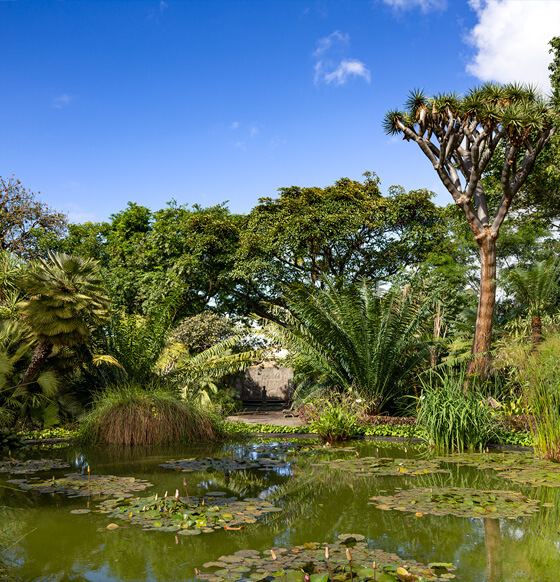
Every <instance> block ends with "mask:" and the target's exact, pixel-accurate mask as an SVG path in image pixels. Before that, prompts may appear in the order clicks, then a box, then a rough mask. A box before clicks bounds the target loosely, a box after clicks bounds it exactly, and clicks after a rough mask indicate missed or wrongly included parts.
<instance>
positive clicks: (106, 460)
mask: <svg viewBox="0 0 560 582" xmlns="http://www.w3.org/2000/svg"><path fill="white" fill-rule="evenodd" d="M303 444H304V445H305V446H308V445H309V444H310V443H309V441H306V442H305V443H303ZM356 446H357V447H358V448H359V452H360V455H361V456H368V455H370V456H376V454H379V455H380V456H397V457H404V451H403V449H402V448H400V449H399V448H396V447H394V446H391V448H383V447H380V445H379V444H378V443H374V444H368V443H359V444H357V445H356ZM290 447H292V445H291V441H284V440H279V441H277V442H276V443H274V444H272V445H265V446H263V444H262V443H254V444H250V443H235V444H218V445H215V444H210V443H206V444H201V445H197V446H195V447H168V448H165V449H163V448H155V447H152V448H141V449H140V448H129V447H105V448H103V449H95V448H91V449H88V448H69V449H65V450H60V451H53V452H52V455H51V456H52V457H53V458H54V457H59V458H63V459H65V460H67V461H68V462H70V463H71V464H72V465H73V467H76V468H78V469H80V470H85V468H86V467H87V466H88V465H89V466H91V468H92V470H93V471H94V472H95V473H97V474H117V475H134V476H135V477H137V478H140V479H147V480H149V481H150V482H152V483H154V488H153V489H151V490H147V492H146V495H149V494H153V493H154V492H155V491H161V493H163V492H164V491H166V490H168V491H175V489H180V490H181V491H182V490H183V479H185V483H186V484H187V486H188V491H189V493H190V494H192V495H193V496H205V495H208V493H209V492H212V491H218V492H224V493H226V494H227V495H228V496H235V497H238V498H244V497H261V498H265V497H266V498H267V499H268V500H270V501H272V502H273V503H274V504H276V505H278V506H279V507H281V508H282V509H283V511H282V513H275V514H270V515H267V516H265V517H264V518H263V519H262V520H261V521H259V522H258V523H256V524H250V525H247V526H246V527H245V529H243V530H239V531H216V532H214V533H211V534H202V535H199V536H193V537H184V536H175V534H173V533H160V532H152V531H142V530H141V529H140V528H139V527H137V526H134V525H131V524H126V523H123V522H121V523H123V526H124V527H121V528H119V529H117V530H115V531H108V530H107V529H106V526H107V524H108V519H107V516H105V515H101V514H95V513H89V514H86V515H74V514H71V513H70V511H71V510H72V509H82V508H87V503H88V501H87V500H86V499H67V498H65V497H63V496H59V495H41V494H40V493H37V492H22V491H19V490H16V489H15V488H14V487H12V486H10V484H8V483H6V480H7V477H6V476H2V477H1V478H0V505H3V506H9V507H11V508H18V509H17V511H16V510H14V509H12V510H11V513H10V517H9V520H10V523H11V524H13V525H14V527H16V528H17V531H18V532H20V533H21V535H24V534H25V537H23V539H22V540H21V542H20V543H19V544H18V545H17V546H16V547H15V548H14V549H13V550H12V556H15V557H17V558H18V560H19V562H20V566H19V573H20V575H21V576H22V578H23V579H25V580H44V581H47V580H48V581H49V582H55V581H58V580H60V581H62V580H78V579H80V580H90V581H122V580H139V581H145V582H148V581H150V582H151V581H160V580H161V581H169V580H181V581H182V580H190V579H192V578H193V576H194V568H195V567H200V566H201V565H202V564H203V563H205V562H207V561H213V560H216V559H217V558H218V557H219V556H220V555H227V554H231V553H234V552H235V551H237V550H240V549H258V550H263V549H268V548H271V547H273V546H280V547H286V546H294V545H299V544H302V543H305V542H307V541H317V542H323V541H327V542H328V541H331V540H334V539H335V538H336V537H337V536H338V535H340V534H342V533H348V532H355V533H361V534H363V535H365V536H366V539H367V541H368V543H370V544H371V546H372V547H376V548H379V549H382V550H384V551H387V552H391V553H397V554H399V555H400V556H401V557H402V558H403V559H405V560H406V559H414V560H418V561H422V562H429V561H442V562H453V563H455V564H456V565H457V566H458V571H457V574H458V575H459V576H460V578H461V580H463V581H465V582H469V581H471V582H474V581H482V580H486V581H488V582H503V581H510V580H534V581H542V582H546V581H554V580H558V579H559V576H558V572H559V571H560V551H559V550H560V499H559V490H558V489H554V488H549V487H541V488H534V487H527V486H521V485H518V484H515V483H512V482H509V481H507V480H505V479H503V478H501V477H500V475H499V473H498V472H496V471H491V470H478V469H476V468H475V467H459V466H457V465H456V464H449V466H448V469H449V473H447V474H442V473H437V474H428V475H422V476H418V477H410V476H408V477H372V476H370V477H364V476H360V475H356V474H353V473H350V472H345V471H336V470H332V469H330V468H328V467H326V466H325V465H322V464H320V463H319V461H320V460H324V459H325V455H312V454H308V453H306V454H300V455H294V454H292V452H290ZM376 449H379V450H378V451H377V450H376ZM25 454H27V455H32V454H33V453H32V451H29V452H27V453H25ZM47 454H50V453H47ZM352 454H354V453H348V452H341V453H339V456H341V457H344V456H345V455H346V456H349V455H350V456H351V455H352ZM408 454H409V456H418V455H420V454H425V453H423V452H422V451H419V450H415V451H413V450H412V449H411V448H410V447H409V449H408ZM267 455H268V457H266V458H272V459H275V460H276V461H278V462H277V463H276V464H275V465H271V466H265V467H260V468H254V469H243V470H240V471H229V470H228V471H225V470H215V471H211V472H208V471H205V470H198V471H192V472H183V471H173V470H167V469H163V468H162V467H160V466H159V465H160V464H161V463H164V462H166V461H169V460H170V459H184V458H193V457H208V458H213V457H248V458H251V459H253V460H255V459H259V458H263V456H267ZM334 455H335V456H336V453H334ZM38 456H46V454H45V453H43V452H41V453H40V454H39V455H36V457H38ZM73 470H74V469H73ZM63 473H64V471H62V472H59V473H58V474H63ZM49 476H50V475H47V476H46V477H47V478H48V477H49ZM41 477H42V478H45V475H41ZM450 485H452V486H455V487H465V488H477V489H485V490H487V489H502V490H514V491H519V492H521V493H523V494H525V495H527V496H528V497H532V498H535V499H539V500H540V501H541V504H546V506H545V507H542V509H541V510H540V511H539V513H537V514H535V515H534V516H532V517H529V518H523V519H521V518H520V519H501V520H494V519H488V518H485V519H467V518H458V517H453V516H433V515H424V516H422V517H416V516H415V515H414V514H406V513H401V512H398V511H381V510H379V509H376V508H375V507H374V506H371V505H368V501H369V498H370V497H371V496H373V495H382V494H394V492H395V491H398V490H399V489H406V488H411V487H434V488H435V487H445V486H450ZM141 495H144V494H141ZM97 501H98V498H95V499H92V500H91V502H90V507H91V508H93V507H95V504H96V503H97ZM2 521H3V520H2Z"/></svg>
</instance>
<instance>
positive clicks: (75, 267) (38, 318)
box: [19, 252, 109, 385]
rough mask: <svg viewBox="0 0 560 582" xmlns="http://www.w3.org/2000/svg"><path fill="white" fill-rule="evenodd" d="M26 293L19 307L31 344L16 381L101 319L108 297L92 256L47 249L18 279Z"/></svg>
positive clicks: (80, 337) (24, 381) (84, 336)
mask: <svg viewBox="0 0 560 582" xmlns="http://www.w3.org/2000/svg"><path fill="white" fill-rule="evenodd" d="M20 287H21V289H22V290H23V291H24V292H25V293H26V294H27V295H28V297H29V298H28V299H27V300H26V301H22V302H21V303H20V305H19V310H20V312H21V315H22V317H23V320H24V322H25V323H26V324H27V326H28V327H29V329H30V330H31V333H32V336H33V339H34V343H35V347H34V351H33V356H32V358H31V362H30V364H29V366H28V368H27V370H26V371H25V374H24V376H23V379H22V384H24V385H25V384H29V383H30V382H33V381H34V380H35V379H36V377H37V374H38V373H39V371H40V370H41V368H42V367H43V366H44V364H45V362H46V361H47V358H48V357H49V356H50V355H51V353H52V350H53V347H55V346H68V347H72V346H77V345H80V344H82V343H83V342H85V341H86V340H87V339H88V338H89V337H90V335H91V330H92V327H93V326H97V325H100V324H101V323H103V322H104V321H105V320H106V317H107V309H108V305H109V300H108V298H107V295H106V291H105V289H104V287H103V281H102V279H101V276H100V271H99V266H98V263H97V262H96V261H93V260H91V259H83V258H81V257H76V256H70V255H66V254H64V253H52V252H50V253H49V257H48V260H44V259H39V260H38V261H37V263H36V264H35V265H34V266H33V267H32V268H31V269H30V270H29V272H28V273H26V275H25V276H24V277H23V278H22V279H21V281H20Z"/></svg>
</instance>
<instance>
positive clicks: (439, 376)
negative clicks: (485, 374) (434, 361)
mask: <svg viewBox="0 0 560 582" xmlns="http://www.w3.org/2000/svg"><path fill="white" fill-rule="evenodd" d="M422 387H423V389H422V395H421V396H420V397H419V398H418V399H417V403H418V416H417V421H418V424H419V425H420V427H421V428H422V430H423V433H424V438H425V439H426V440H427V442H428V444H430V445H431V446H433V447H435V448H438V449H444V450H455V449H457V450H459V451H464V450H465V449H473V448H479V449H480V448H482V447H483V446H484V445H485V444H486V443H487V442H489V441H490V440H491V438H492V437H493V434H494V432H493V423H492V417H491V411H490V407H489V405H488V404H487V403H486V398H485V396H484V394H483V393H482V392H481V390H480V389H479V388H478V387H477V386H476V382H475V381H474V380H472V379H471V380H468V379H467V376H466V373H465V369H464V368H462V369H460V370H459V371H458V372H454V371H453V370H452V369H451V368H448V369H447V370H446V371H445V372H443V373H438V372H431V373H430V376H429V380H428V381H426V380H423V381H422Z"/></svg>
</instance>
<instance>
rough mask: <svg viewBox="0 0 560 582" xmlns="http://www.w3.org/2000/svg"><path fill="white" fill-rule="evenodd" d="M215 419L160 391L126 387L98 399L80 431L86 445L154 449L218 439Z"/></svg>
mask: <svg viewBox="0 0 560 582" xmlns="http://www.w3.org/2000/svg"><path fill="white" fill-rule="evenodd" d="M215 436H216V435H215V431H214V423H213V419H212V416H211V415H210V414H209V413H208V412H205V411H203V410H202V409H200V408H198V407H196V406H194V405H192V404H190V403H188V402H185V401H182V400H180V399H179V398H177V397H176V396H175V395H174V394H173V393H170V392H168V391H166V390H164V389H161V388H148V389H145V388H141V387H139V386H138V385H135V384H125V385H120V386H118V387H115V388H113V389H110V390H108V391H106V392H104V393H103V394H102V395H100V396H99V397H98V398H96V399H95V401H94V404H93V409H92V411H91V412H90V414H89V415H88V417H87V418H86V420H85V423H84V425H83V427H82V429H81V430H80V433H79V440H80V441H81V442H87V443H111V444H127V445H152V444H166V443H175V442H187V441H195V440H202V439H214V438H215Z"/></svg>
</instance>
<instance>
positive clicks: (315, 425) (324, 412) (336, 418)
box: [309, 396, 365, 442]
mask: <svg viewBox="0 0 560 582" xmlns="http://www.w3.org/2000/svg"><path fill="white" fill-rule="evenodd" d="M364 415H365V411H364V409H363V407H361V406H360V403H356V400H355V399H353V398H351V397H344V396H341V397H338V398H337V397H331V398H323V399H321V400H320V401H319V402H318V403H317V404H316V409H315V415H314V418H313V417H312V420H311V422H310V423H309V427H310V428H311V430H312V431H313V432H316V433H317V434H318V435H319V437H320V438H321V440H323V441H325V442H336V441H345V440H348V439H349V438H352V437H353V436H356V435H358V434H362V433H363V424H362V418H363V417H364Z"/></svg>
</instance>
